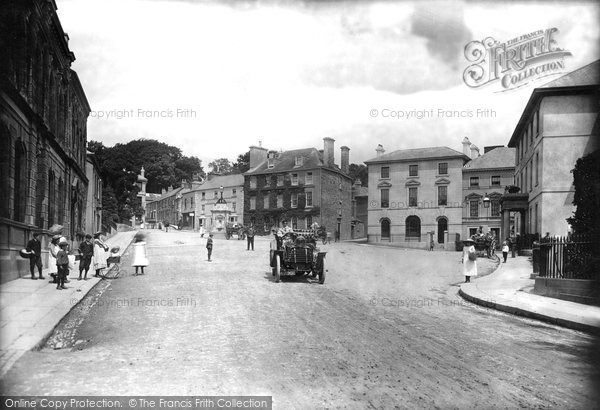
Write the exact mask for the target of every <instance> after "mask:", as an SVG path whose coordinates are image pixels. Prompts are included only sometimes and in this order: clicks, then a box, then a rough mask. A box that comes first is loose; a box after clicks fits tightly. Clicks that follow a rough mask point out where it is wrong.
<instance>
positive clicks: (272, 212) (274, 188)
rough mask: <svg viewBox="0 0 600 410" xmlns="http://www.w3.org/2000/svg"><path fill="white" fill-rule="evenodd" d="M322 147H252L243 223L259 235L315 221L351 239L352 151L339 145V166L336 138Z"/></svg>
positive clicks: (301, 226) (327, 140)
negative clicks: (285, 149) (339, 162)
mask: <svg viewBox="0 0 600 410" xmlns="http://www.w3.org/2000/svg"><path fill="white" fill-rule="evenodd" d="M323 141H324V146H323V150H317V149H316V148H303V149H296V150H290V151H283V152H277V151H269V150H267V149H266V148H263V147H260V146H258V147H257V146H252V147H250V169H249V170H248V172H246V173H245V174H244V192H245V195H244V221H245V223H246V225H248V224H254V226H255V227H256V228H257V231H258V232H260V233H268V232H269V231H270V229H271V228H272V227H276V226H280V224H281V223H282V222H283V221H287V222H288V223H289V224H290V226H292V227H293V228H296V229H306V228H309V227H311V226H312V224H313V223H314V222H317V223H318V224H319V225H321V226H325V228H326V229H327V231H329V232H331V233H332V234H335V232H340V239H342V240H344V239H350V238H351V222H352V200H351V187H352V179H351V178H350V176H349V159H350V149H349V148H348V147H345V146H344V147H341V165H340V166H337V165H336V164H335V161H334V154H335V153H334V142H335V140H334V139H333V138H328V137H327V138H324V139H323Z"/></svg>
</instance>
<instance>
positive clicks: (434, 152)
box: [365, 147, 470, 164]
mask: <svg viewBox="0 0 600 410" xmlns="http://www.w3.org/2000/svg"><path fill="white" fill-rule="evenodd" d="M437 158H462V159H464V160H465V161H468V160H469V159H470V158H469V157H468V156H466V155H465V154H463V153H462V152H458V151H456V150H453V149H452V148H448V147H429V148H413V149H400V150H397V151H393V152H390V153H388V154H383V155H382V156H380V157H375V158H371V159H369V160H367V161H365V164H373V163H378V162H397V161H418V160H427V159H437Z"/></svg>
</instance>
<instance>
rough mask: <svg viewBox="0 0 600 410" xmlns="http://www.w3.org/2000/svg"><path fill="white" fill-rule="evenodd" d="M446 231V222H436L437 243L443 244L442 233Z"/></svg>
mask: <svg viewBox="0 0 600 410" xmlns="http://www.w3.org/2000/svg"><path fill="white" fill-rule="evenodd" d="M447 230H448V220H447V219H446V218H440V219H439V220H438V235H437V236H438V240H437V241H438V243H444V232H445V231H447Z"/></svg>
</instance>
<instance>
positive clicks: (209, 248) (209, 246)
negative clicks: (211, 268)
mask: <svg viewBox="0 0 600 410" xmlns="http://www.w3.org/2000/svg"><path fill="white" fill-rule="evenodd" d="M206 250H207V251H208V261H209V262H211V260H210V255H212V250H213V234H212V232H211V233H210V235H208V239H207V240H206Z"/></svg>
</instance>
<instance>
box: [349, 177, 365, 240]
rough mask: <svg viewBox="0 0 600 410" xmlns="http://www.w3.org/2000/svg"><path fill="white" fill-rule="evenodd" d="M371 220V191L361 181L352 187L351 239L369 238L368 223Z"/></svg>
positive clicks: (357, 181) (358, 180)
mask: <svg viewBox="0 0 600 410" xmlns="http://www.w3.org/2000/svg"><path fill="white" fill-rule="evenodd" d="M368 219H369V189H368V188H367V187H364V186H362V182H361V181H360V179H357V180H356V181H355V182H354V184H353V185H352V225H351V235H350V236H351V238H352V239H361V238H366V237H367V221H368Z"/></svg>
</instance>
